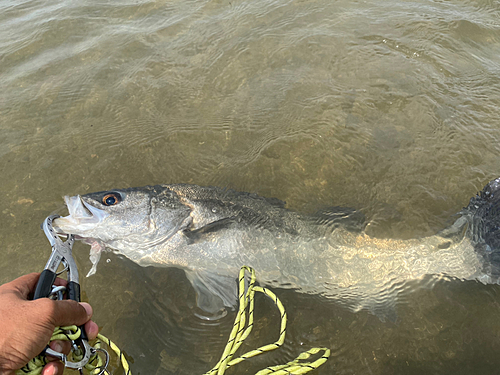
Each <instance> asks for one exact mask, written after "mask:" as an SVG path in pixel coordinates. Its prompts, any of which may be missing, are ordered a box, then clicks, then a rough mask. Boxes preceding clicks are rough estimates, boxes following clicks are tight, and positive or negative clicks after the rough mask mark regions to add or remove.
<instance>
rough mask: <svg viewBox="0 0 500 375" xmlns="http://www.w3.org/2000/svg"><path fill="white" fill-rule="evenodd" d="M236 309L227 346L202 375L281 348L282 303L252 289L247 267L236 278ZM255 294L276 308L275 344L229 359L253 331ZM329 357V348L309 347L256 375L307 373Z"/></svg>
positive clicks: (252, 279)
mask: <svg viewBox="0 0 500 375" xmlns="http://www.w3.org/2000/svg"><path fill="white" fill-rule="evenodd" d="M245 271H248V272H250V282H249V284H248V288H247V290H246V292H245ZM238 284H239V289H238V290H239V291H238V300H239V309H238V313H237V314H236V318H235V320H234V324H233V329H232V330H231V333H230V335H229V340H228V343H227V344H226V347H225V349H224V352H223V354H222V357H221V359H220V360H219V362H217V364H216V365H215V366H214V368H213V369H212V370H210V371H208V372H207V373H206V374H205V375H214V374H217V375H223V374H224V373H225V371H226V369H227V368H229V367H231V366H234V365H236V364H238V363H240V362H242V361H244V360H246V359H248V358H251V357H255V356H257V355H260V354H262V353H265V352H268V351H271V350H274V349H277V348H279V347H280V346H281V345H283V342H284V341H285V334H286V312H285V308H284V306H283V304H282V303H281V301H280V300H279V298H278V297H276V295H275V294H274V293H273V292H272V291H270V290H269V289H266V288H263V287H260V286H255V285H254V284H255V270H254V269H253V268H251V267H248V266H243V267H242V268H241V270H240V275H239V283H238ZM255 292H260V293H263V294H265V295H266V296H267V297H269V298H271V299H272V300H273V302H274V303H275V305H276V306H277V307H278V310H279V312H280V316H281V327H280V335H279V338H278V340H277V341H276V342H274V343H272V344H268V345H264V346H261V347H260V348H258V349H255V350H252V351H249V352H247V353H245V354H243V355H241V356H239V357H238V358H235V359H232V358H233V356H234V354H235V353H236V351H237V350H238V349H239V347H240V346H241V344H242V343H243V341H244V340H245V339H246V338H247V337H248V335H249V334H250V332H251V331H252V328H253V319H254V318H253V312H254V297H255ZM247 307H248V324H247V323H246V320H247V312H246V310H247ZM321 351H323V352H324V353H323V355H322V356H321V357H319V358H318V359H316V360H315V361H313V362H306V361H305V360H307V359H309V358H310V357H311V356H312V355H316V354H318V353H319V352H321ZM329 356H330V349H328V348H313V349H311V350H309V351H307V352H305V353H302V354H300V355H299V356H298V357H297V358H296V359H294V360H293V361H290V362H288V363H287V364H285V365H278V366H272V367H267V368H265V369H263V370H261V371H259V372H258V373H257V374H256V375H269V374H273V375H292V374H293V375H300V374H306V373H308V372H309V371H312V370H315V369H317V368H318V367H319V366H321V365H322V364H323V363H325V362H326V361H327V359H328V357H329Z"/></svg>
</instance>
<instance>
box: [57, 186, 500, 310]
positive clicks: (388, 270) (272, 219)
mask: <svg viewBox="0 0 500 375" xmlns="http://www.w3.org/2000/svg"><path fill="white" fill-rule="evenodd" d="M64 199H65V203H66V206H67V208H68V211H69V215H67V216H64V217H60V218H58V219H56V220H54V222H53V225H54V228H55V229H56V231H57V232H58V233H65V234H73V235H75V237H76V239H79V240H81V241H83V242H85V243H87V244H89V245H91V251H90V259H91V262H92V268H91V270H90V272H89V275H91V274H93V273H94V272H95V271H96V266H97V264H98V262H99V259H100V256H101V254H102V252H103V251H104V250H111V251H114V252H115V253H118V254H121V255H123V256H125V257H126V258H128V259H130V260H131V261H133V262H135V263H137V264H139V265H140V266H155V267H177V268H181V269H183V270H184V271H185V274H186V277H187V279H188V280H189V281H190V282H191V284H192V286H193V288H194V289H195V291H196V296H197V306H198V307H199V308H200V309H201V310H202V311H203V312H205V313H206V314H207V315H206V316H207V317H208V318H210V317H214V318H217V317H220V316H221V315H222V314H223V313H224V312H225V311H226V309H231V308H234V307H235V305H236V304H237V292H236V277H237V275H238V272H239V270H240V268H241V267H242V266H244V265H247V266H251V267H252V268H254V269H255V270H256V272H257V277H258V281H259V283H261V284H263V285H267V286H270V287H279V288H288V289H294V290H296V291H298V292H301V293H310V294H318V295H321V296H324V297H325V298H332V299H335V300H337V301H340V302H342V303H344V305H345V306H347V307H348V308H350V309H352V310H353V311H359V310H362V309H368V310H369V311H371V312H372V313H374V314H375V315H377V316H379V317H380V318H381V319H382V320H385V319H386V318H389V319H390V320H393V319H394V315H393V314H394V309H395V298H396V297H397V294H398V293H400V292H402V291H404V290H405V285H407V284H406V283H407V282H409V281H413V280H417V281H422V283H423V284H426V282H427V283H429V280H431V281H432V280H438V279H442V278H449V279H460V280H478V281H480V282H482V283H484V284H498V282H499V278H500V204H499V202H500V178H497V179H495V180H492V181H490V182H489V183H488V184H487V185H486V186H485V187H484V189H483V190H482V191H480V192H479V193H477V194H476V195H475V196H474V197H472V198H471V199H470V201H469V204H468V205H467V206H466V207H465V208H464V209H462V210H461V211H460V212H459V217H458V219H457V220H456V221H455V222H454V223H453V224H452V225H451V226H450V227H448V228H446V229H444V230H442V231H440V232H438V233H436V234H435V235H432V236H427V237H422V238H415V239H409V240H398V239H384V238H376V237H372V236H370V235H368V234H367V233H366V231H365V228H366V220H365V218H364V216H363V215H362V213H360V211H359V210H355V209H352V208H345V207H331V208H326V209H322V210H320V211H318V212H316V213H314V214H304V213H300V212H296V211H294V210H290V209H287V208H286V204H285V202H283V201H281V200H279V199H276V198H266V197H262V196H259V195H257V194H252V193H246V192H238V191H235V190H231V189H224V188H219V187H213V186H207V187H202V186H197V185H189V184H166V185H155V186H145V187H139V188H125V189H113V190H109V191H102V192H96V193H90V194H85V195H75V196H66V197H65V198H64ZM429 275H430V278H429ZM426 280H427V281H426ZM431 283H432V282H431Z"/></svg>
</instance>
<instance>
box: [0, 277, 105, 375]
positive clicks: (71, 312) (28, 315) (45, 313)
mask: <svg viewBox="0 0 500 375" xmlns="http://www.w3.org/2000/svg"><path fill="white" fill-rule="evenodd" d="M39 277H40V274H39V273H31V274H29V275H25V276H21V277H19V278H17V279H15V280H14V281H11V282H10V283H7V284H4V285H2V286H0V375H13V374H14V373H15V370H18V369H20V368H21V367H23V366H24V365H26V364H27V363H28V362H29V361H30V360H31V359H33V358H34V357H35V356H37V355H38V354H40V353H41V352H42V350H43V349H45V347H46V346H47V343H48V342H49V340H50V338H51V337H52V333H53V332H54V328H55V327H59V326H65V325H73V324H74V325H77V326H81V325H83V324H85V331H86V332H87V336H88V338H89V340H93V339H95V338H96V337H97V333H98V332H99V328H98V327H97V324H96V323H94V322H93V321H91V320H90V318H91V317H92V307H90V305H89V304H88V303H85V302H83V303H78V302H76V301H72V300H62V301H54V300H51V299H49V298H40V299H37V300H31V301H30V300H29V299H28V298H29V297H32V296H33V293H34V290H35V287H36V284H37V282H38V278H39ZM56 284H58V285H64V284H65V280H62V279H59V278H58V279H56ZM50 347H51V348H52V349H54V350H56V351H58V352H61V353H63V352H64V353H69V350H70V342H69V341H52V342H51V343H50ZM48 358H50V357H48ZM51 360H52V362H49V363H48V364H47V365H45V367H44V368H43V370H42V375H56V374H59V375H60V374H62V373H63V371H64V365H63V364H62V362H60V361H58V360H56V359H55V358H53V359H51Z"/></svg>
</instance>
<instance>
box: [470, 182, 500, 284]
mask: <svg viewBox="0 0 500 375" xmlns="http://www.w3.org/2000/svg"><path fill="white" fill-rule="evenodd" d="M464 214H465V215H466V216H468V217H469V220H470V226H469V229H468V235H469V236H470V238H471V239H472V241H473V243H474V246H475V248H476V251H477V252H478V254H479V255H481V256H482V257H483V258H484V260H485V270H484V271H485V272H486V273H487V274H488V275H490V276H492V277H500V178H497V179H495V180H493V181H490V182H489V183H488V184H487V185H486V186H485V187H484V189H483V190H482V191H480V192H479V193H478V194H477V195H476V196H475V197H472V198H471V200H470V202H469V205H468V206H467V208H466V209H465V210H464Z"/></svg>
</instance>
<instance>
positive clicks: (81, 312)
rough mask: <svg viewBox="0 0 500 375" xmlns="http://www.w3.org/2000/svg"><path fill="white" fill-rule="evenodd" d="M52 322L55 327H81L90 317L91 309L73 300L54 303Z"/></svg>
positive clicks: (85, 304) (87, 305)
mask: <svg viewBox="0 0 500 375" xmlns="http://www.w3.org/2000/svg"><path fill="white" fill-rule="evenodd" d="M54 302H55V309H54V310H53V315H52V317H53V322H54V324H55V326H56V327H58V326H67V325H72V324H75V325H77V326H81V325H82V324H85V323H86V322H88V321H89V320H90V318H91V317H92V313H93V312H92V307H91V306H90V305H89V304H88V303H86V302H81V303H79V302H76V301H73V300H60V301H54Z"/></svg>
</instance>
